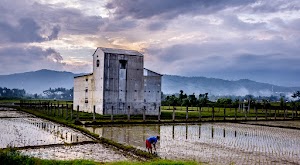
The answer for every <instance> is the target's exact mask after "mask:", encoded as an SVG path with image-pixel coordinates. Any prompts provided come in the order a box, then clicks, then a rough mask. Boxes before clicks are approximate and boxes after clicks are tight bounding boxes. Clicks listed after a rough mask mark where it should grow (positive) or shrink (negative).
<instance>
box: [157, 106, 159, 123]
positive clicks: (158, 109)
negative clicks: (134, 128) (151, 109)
mask: <svg viewBox="0 0 300 165" xmlns="http://www.w3.org/2000/svg"><path fill="white" fill-rule="evenodd" d="M157 120H158V122H160V106H158V116H157Z"/></svg>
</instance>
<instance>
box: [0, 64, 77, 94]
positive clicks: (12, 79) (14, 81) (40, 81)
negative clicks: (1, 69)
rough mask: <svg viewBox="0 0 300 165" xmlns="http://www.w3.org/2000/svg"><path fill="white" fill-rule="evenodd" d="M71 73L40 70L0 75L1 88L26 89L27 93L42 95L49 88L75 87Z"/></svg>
mask: <svg viewBox="0 0 300 165" xmlns="http://www.w3.org/2000/svg"><path fill="white" fill-rule="evenodd" d="M74 75H75V74H73V73H71V72H59V71H53V70H46V69H43V70H38V71H34V72H25V73H17V74H11V75H0V87H7V88H19V89H25V90H26V92H27V93H32V94H34V93H38V94H41V93H42V92H43V91H44V90H46V89H49V88H58V87H63V88H67V89H70V88H72V87H73V84H74V83H73V77H74Z"/></svg>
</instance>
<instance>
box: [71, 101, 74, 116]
mask: <svg viewBox="0 0 300 165" xmlns="http://www.w3.org/2000/svg"><path fill="white" fill-rule="evenodd" d="M73 106H74V105H73V104H71V120H73V110H74V107H73Z"/></svg>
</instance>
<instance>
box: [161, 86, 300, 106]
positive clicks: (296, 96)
mask: <svg viewBox="0 0 300 165" xmlns="http://www.w3.org/2000/svg"><path fill="white" fill-rule="evenodd" d="M291 97H292V98H293V100H292V101H290V105H289V106H291V107H294V106H299V105H298V104H299V102H300V91H296V92H294V93H293V94H292V96H291ZM233 98H234V99H232V97H221V98H218V99H217V100H216V101H210V100H209V98H208V93H201V94H199V95H198V97H197V96H196V95H195V93H193V94H191V95H187V94H186V93H184V92H183V90H180V91H179V94H173V95H168V96H165V95H164V96H163V98H162V103H161V104H162V105H163V106H173V107H175V106H188V107H205V106H209V105H213V106H216V107H226V106H232V107H237V106H239V105H240V104H242V103H245V102H246V104H249V103H250V104H251V105H255V106H256V107H261V108H270V107H271V102H279V105H278V106H280V107H281V108H284V107H286V106H287V99H286V98H285V96H281V97H280V98H279V99H274V96H270V97H261V96H258V97H254V96H253V95H246V96H235V97H233Z"/></svg>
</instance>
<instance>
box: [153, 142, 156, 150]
mask: <svg viewBox="0 0 300 165" xmlns="http://www.w3.org/2000/svg"><path fill="white" fill-rule="evenodd" d="M153 148H154V150H155V152H156V147H155V143H153Z"/></svg>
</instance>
